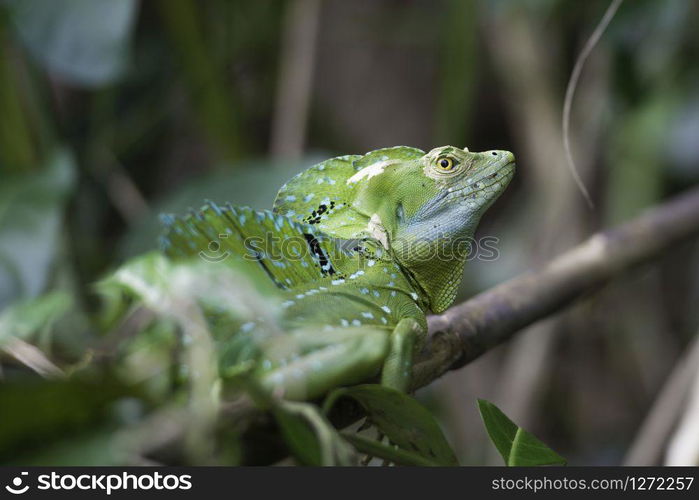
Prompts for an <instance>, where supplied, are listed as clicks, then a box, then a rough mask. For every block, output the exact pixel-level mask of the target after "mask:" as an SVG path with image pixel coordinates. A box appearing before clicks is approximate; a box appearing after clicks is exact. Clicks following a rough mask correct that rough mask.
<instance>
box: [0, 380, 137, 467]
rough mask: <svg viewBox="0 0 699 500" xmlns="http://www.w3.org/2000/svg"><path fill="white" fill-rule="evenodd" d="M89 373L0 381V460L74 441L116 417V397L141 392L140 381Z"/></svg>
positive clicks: (25, 457)
mask: <svg viewBox="0 0 699 500" xmlns="http://www.w3.org/2000/svg"><path fill="white" fill-rule="evenodd" d="M92 375H93V376H92V377H90V378H87V377H83V378H76V379H70V380H66V379H64V380H48V381H47V380H43V379H38V378H22V379H14V380H8V381H6V382H5V383H3V384H0V408H2V413H1V414H2V418H1V419H0V420H1V422H2V425H0V463H3V462H11V463H17V462H16V460H18V459H19V457H20V456H21V457H22V460H21V461H22V463H26V462H28V461H30V458H31V457H32V456H33V455H34V454H36V453H43V452H44V451H46V450H48V449H49V448H50V447H51V446H53V445H54V444H59V443H65V442H66V441H71V440H72V441H74V443H75V444H78V441H79V440H80V439H81V437H82V436H84V435H86V434H87V433H91V432H92V431H93V430H95V429H96V428H98V427H101V426H103V425H106V424H109V423H116V422H115V421H116V420H118V411H116V407H115V404H117V403H118V402H119V401H123V400H126V399H125V398H128V399H132V398H140V393H141V389H140V387H139V386H136V385H125V384H124V383H122V382H120V381H118V380H117V379H115V378H114V377H113V376H109V375H107V374H105V375H104V376H97V377H95V376H94V375H95V374H92ZM139 401H140V399H139ZM83 463H86V462H83ZM44 465H45V464H44Z"/></svg>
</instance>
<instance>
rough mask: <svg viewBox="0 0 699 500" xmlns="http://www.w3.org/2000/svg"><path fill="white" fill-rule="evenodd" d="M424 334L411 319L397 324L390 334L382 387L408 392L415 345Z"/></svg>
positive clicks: (405, 319) (418, 324)
mask: <svg viewBox="0 0 699 500" xmlns="http://www.w3.org/2000/svg"><path fill="white" fill-rule="evenodd" d="M424 333H425V331H424V328H423V327H422V326H420V323H418V322H417V321H416V320H415V319H413V318H403V319H402V320H400V321H399V322H398V324H397V325H396V327H395V328H394V329H393V333H392V334H391V338H390V342H391V345H390V347H389V351H388V356H387V357H386V361H385V362H384V365H383V371H382V372H381V384H382V385H385V386H387V387H391V388H393V389H397V390H399V391H401V392H408V390H409V389H410V382H411V376H412V370H413V351H414V348H415V343H416V341H417V339H418V338H420V336H421V335H422V334H424Z"/></svg>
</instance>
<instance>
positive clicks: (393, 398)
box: [324, 384, 458, 465]
mask: <svg viewBox="0 0 699 500" xmlns="http://www.w3.org/2000/svg"><path fill="white" fill-rule="evenodd" d="M341 397H349V398H352V399H354V400H355V401H357V402H358V403H359V404H360V405H361V406H362V407H363V408H364V410H365V411H366V412H367V414H368V417H369V419H370V420H371V422H372V423H373V424H374V425H376V427H377V428H378V429H379V430H380V431H381V432H382V433H384V434H385V435H386V436H387V437H388V439H389V440H390V441H391V442H392V443H394V444H396V445H397V446H398V447H399V448H401V449H402V450H406V451H409V452H412V453H415V454H417V455H419V456H420V457H422V458H424V459H427V460H428V461H430V462H434V463H435V465H458V461H457V460H456V456H455V455H454V452H453V451H452V449H451V447H450V446H449V443H448V442H447V440H446V438H445V437H444V434H443V433H442V430H441V429H440V427H439V424H437V422H436V420H435V419H434V417H433V416H432V414H431V413H430V412H429V410H427V408H425V407H424V406H422V405H421V404H420V403H418V402H417V401H416V400H415V399H413V398H412V397H410V396H408V395H407V394H403V393H402V392H400V391H397V390H395V389H390V388H388V387H384V386H381V385H377V384H364V385H357V386H354V387H346V388H341V389H337V390H335V391H333V392H332V393H330V395H329V396H328V398H327V399H326V401H325V404H324V410H325V412H326V413H327V411H329V409H330V408H332V406H333V405H334V403H335V402H336V401H337V400H338V399H339V398H341Z"/></svg>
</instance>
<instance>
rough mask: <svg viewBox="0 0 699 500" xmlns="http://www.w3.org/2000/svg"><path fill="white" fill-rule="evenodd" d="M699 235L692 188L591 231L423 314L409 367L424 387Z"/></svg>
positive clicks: (697, 192)
mask: <svg viewBox="0 0 699 500" xmlns="http://www.w3.org/2000/svg"><path fill="white" fill-rule="evenodd" d="M697 235H699V188H694V189H693V190H690V191H688V192H686V193H684V194H682V195H680V196H678V197H677V198H675V199H673V200H671V201H669V202H666V203H664V204H662V205H659V206H657V207H655V208H652V209H650V210H648V211H647V212H645V213H644V214H643V215H641V216H639V217H638V218H636V219H634V220H632V221H630V222H627V223H626V224H623V225H621V226H618V227H616V228H613V229H609V230H606V231H602V232H600V233H597V234H595V235H593V236H592V237H590V238H589V239H588V240H587V241H585V242H584V243H582V244H581V245H579V246H577V247H575V248H573V249H571V250H569V251H568V252H566V253H564V254H562V255H560V256H559V257H557V258H555V259H554V260H553V261H551V262H550V263H549V264H548V265H546V266H545V267H543V268H542V269H539V270H536V271H531V272H528V273H525V274H523V275H521V276H518V277H516V278H514V279H512V280H510V281H507V282H505V283H503V284H501V285H499V286H496V287H494V288H492V289H490V290H487V291H485V292H483V293H481V294H480V295H477V296H475V297H473V298H472V299H470V300H467V301H466V302H464V303H462V304H459V305H457V306H454V307H452V308H450V309H449V310H447V311H446V312H445V313H444V314H441V315H439V316H430V317H429V318H428V323H429V329H430V336H429V341H428V344H427V346H426V348H425V350H424V351H423V352H422V353H421V356H420V358H419V359H418V363H417V364H416V366H415V370H414V376H413V378H414V381H413V387H414V388H415V389H417V388H419V387H423V386H425V385H427V384H429V383H430V382H432V381H433V380H435V379H436V378H439V377H440V376H442V375H443V374H444V373H446V372H447V371H449V370H452V369H456V368H460V367H462V366H464V365H465V364H467V363H469V362H471V361H473V360H474V359H476V358H478V357H479V356H480V355H481V354H483V353H485V352H487V351H488V350H490V349H492V348H493V347H495V346H497V345H499V344H501V343H503V342H506V341H507V340H509V339H510V338H512V336H513V335H514V334H515V333H517V332H518V331H519V330H521V329H522V328H524V327H526V326H528V325H530V324H532V323H534V322H536V321H537V320H539V319H543V318H545V317H548V316H550V315H552V314H554V313H556V312H557V311H559V310H561V309H562V308H564V307H566V306H568V305H570V304H571V303H573V302H574V301H575V300H576V299H578V298H580V297H581V296H583V295H584V294H586V293H587V292H589V291H591V290H594V289H595V288H598V287H600V286H601V285H603V284H605V283H606V282H608V281H609V280H611V279H612V278H614V277H616V276H617V275H619V274H620V273H622V272H624V271H626V270H627V269H630V268H632V267H634V266H637V265H639V264H642V263H644V262H647V261H650V260H652V259H653V258H655V257H657V256H658V255H660V254H662V253H667V252H669V251H671V249H672V247H673V246H674V245H676V244H678V243H681V242H683V241H685V240H687V239H689V238H691V237H693V236H697Z"/></svg>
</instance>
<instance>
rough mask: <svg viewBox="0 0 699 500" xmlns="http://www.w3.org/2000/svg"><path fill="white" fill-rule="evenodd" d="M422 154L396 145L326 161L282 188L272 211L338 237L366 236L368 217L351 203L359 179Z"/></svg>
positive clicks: (416, 150) (359, 181) (302, 173)
mask: <svg viewBox="0 0 699 500" xmlns="http://www.w3.org/2000/svg"><path fill="white" fill-rule="evenodd" d="M424 154H425V153H424V152H423V151H421V150H419V149H416V148H410V147H407V146H397V147H393V148H384V149H378V150H376V151H370V152H369V153H367V154H365V155H362V156H360V155H348V156H340V157H337V158H332V159H330V160H326V161H324V162H322V163H319V164H317V165H314V166H312V167H311V168H309V169H307V170H305V171H303V172H301V173H300V174H298V175H296V176H295V177H294V178H292V179H291V180H290V181H289V182H287V183H286V184H285V185H284V186H282V188H281V189H280V190H279V193H278V194H277V198H276V200H275V201H274V211H275V212H277V213H279V214H283V215H287V216H289V217H292V218H294V219H295V220H296V221H298V222H303V223H305V224H309V225H312V226H314V227H317V228H318V229H320V230H321V231H322V232H324V233H327V234H329V235H331V236H335V237H338V238H362V237H366V236H370V233H369V232H368V231H367V226H368V224H369V219H370V215H367V212H366V211H363V210H362V207H357V206H356V204H355V201H356V190H357V187H358V186H359V185H360V183H361V181H362V180H363V179H366V178H367V177H371V176H372V175H375V174H377V173H379V172H378V170H379V168H380V167H382V166H383V165H387V164H388V163H393V162H400V161H409V160H414V159H417V158H421V157H422V156H423V155H424ZM377 165H378V166H379V168H376V166H377ZM372 168H373V169H374V170H371V169H372ZM365 169H367V170H365ZM363 171H364V172H365V175H362V172H363Z"/></svg>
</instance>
